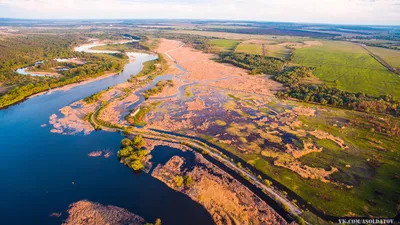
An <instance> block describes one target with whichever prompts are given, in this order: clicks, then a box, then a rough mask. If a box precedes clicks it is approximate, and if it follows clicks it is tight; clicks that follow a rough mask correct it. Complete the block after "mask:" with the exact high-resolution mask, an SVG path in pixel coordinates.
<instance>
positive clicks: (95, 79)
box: [10, 71, 121, 106]
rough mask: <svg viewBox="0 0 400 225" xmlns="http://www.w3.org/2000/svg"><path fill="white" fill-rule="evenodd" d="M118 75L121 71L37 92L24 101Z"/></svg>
mask: <svg viewBox="0 0 400 225" xmlns="http://www.w3.org/2000/svg"><path fill="white" fill-rule="evenodd" d="M120 73H121V71H120V72H113V73H106V74H104V75H101V76H98V77H96V78H93V79H87V80H83V81H81V82H78V83H72V84H67V85H64V86H61V87H57V88H54V89H51V90H48V91H42V92H39V93H36V94H33V95H31V96H28V97H26V98H25V100H28V99H31V98H34V97H37V96H41V95H44V94H52V93H53V92H54V91H68V90H70V89H72V88H74V87H78V86H80V85H84V84H89V83H92V82H94V81H98V80H102V79H105V78H108V77H112V76H117V75H118V74H120ZM10 106H11V105H10Z"/></svg>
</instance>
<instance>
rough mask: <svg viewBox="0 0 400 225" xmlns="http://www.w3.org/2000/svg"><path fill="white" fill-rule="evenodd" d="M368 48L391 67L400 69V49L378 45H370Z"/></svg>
mask: <svg viewBox="0 0 400 225" xmlns="http://www.w3.org/2000/svg"><path fill="white" fill-rule="evenodd" d="M368 49H369V50H370V51H371V52H373V53H374V54H375V55H377V56H379V57H381V58H382V59H383V60H385V61H386V62H387V63H388V64H389V65H390V66H391V67H394V68H397V69H398V70H400V50H393V49H387V48H378V47H368Z"/></svg>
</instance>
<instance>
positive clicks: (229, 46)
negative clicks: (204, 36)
mask: <svg viewBox="0 0 400 225" xmlns="http://www.w3.org/2000/svg"><path fill="white" fill-rule="evenodd" d="M209 44H211V45H213V46H214V47H216V48H217V50H220V51H231V50H234V49H235V48H236V46H237V45H238V44H239V42H238V41H235V40H226V39H214V40H210V41H209Z"/></svg>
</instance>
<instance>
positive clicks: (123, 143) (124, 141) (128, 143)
mask: <svg viewBox="0 0 400 225" xmlns="http://www.w3.org/2000/svg"><path fill="white" fill-rule="evenodd" d="M132 144H133V143H132V141H131V140H130V139H129V138H124V139H122V141H121V146H122V147H127V146H131V145H132Z"/></svg>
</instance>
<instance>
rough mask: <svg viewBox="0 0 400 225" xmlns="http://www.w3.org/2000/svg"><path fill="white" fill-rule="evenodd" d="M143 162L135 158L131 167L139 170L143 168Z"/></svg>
mask: <svg viewBox="0 0 400 225" xmlns="http://www.w3.org/2000/svg"><path fill="white" fill-rule="evenodd" d="M143 167H144V166H143V164H142V161H140V160H134V161H133V162H132V163H131V168H132V169H133V170H135V171H139V170H141V169H143Z"/></svg>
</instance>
